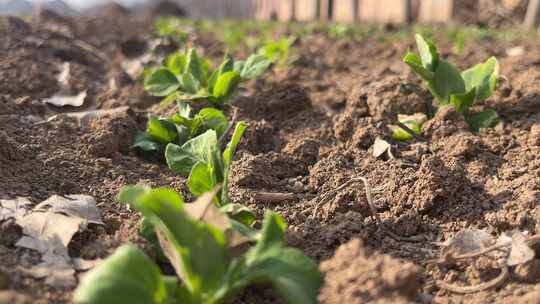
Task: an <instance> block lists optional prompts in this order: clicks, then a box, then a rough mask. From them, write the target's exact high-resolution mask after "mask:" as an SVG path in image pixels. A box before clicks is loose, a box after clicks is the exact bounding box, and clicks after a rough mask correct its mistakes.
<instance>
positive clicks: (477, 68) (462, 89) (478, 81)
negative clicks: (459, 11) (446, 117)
mask: <svg viewBox="0 0 540 304" xmlns="http://www.w3.org/2000/svg"><path fill="white" fill-rule="evenodd" d="M416 45H417V47H418V52H419V53H420V56H418V55H416V54H414V53H411V52H407V54H406V55H405V57H404V58H403V61H404V62H405V63H406V64H408V65H409V66H410V68H411V69H412V70H413V72H414V73H415V74H416V75H418V76H419V77H420V78H421V79H422V80H424V82H425V84H426V86H427V88H428V90H429V91H430V92H431V94H432V95H433V97H434V98H435V100H437V102H438V104H439V105H453V106H454V107H455V108H456V110H457V111H459V112H461V113H462V114H463V115H464V116H465V119H466V120H467V122H468V123H469V126H470V127H471V129H472V130H474V131H477V130H478V129H480V128H488V127H491V126H493V125H494V124H495V123H496V122H497V121H498V115H497V112H495V111H494V110H492V109H488V110H485V111H483V112H479V113H475V114H473V113H470V111H469V110H470V108H471V107H472V106H473V105H474V104H477V103H480V102H483V101H484V100H486V99H487V98H488V97H490V96H491V94H493V92H494V91H495V89H496V87H497V79H498V77H499V63H498V62H497V59H496V58H495V57H491V58H489V59H488V60H486V61H485V62H484V63H479V64H476V65H474V66H473V67H471V68H469V69H467V70H465V71H463V72H461V73H460V72H459V70H458V69H457V68H456V67H455V66H454V65H452V64H451V63H449V62H447V61H445V60H443V59H441V58H439V52H438V50H437V47H436V46H435V45H434V44H433V43H431V42H430V41H427V40H425V39H424V38H423V37H422V36H421V35H419V34H417V35H416Z"/></svg>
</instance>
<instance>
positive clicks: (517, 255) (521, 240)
mask: <svg viewBox="0 0 540 304" xmlns="http://www.w3.org/2000/svg"><path fill="white" fill-rule="evenodd" d="M499 242H501V243H508V244H509V245H510V254H509V255H508V258H507V260H506V264H507V265H508V266H516V265H520V264H525V263H527V262H529V261H531V260H532V259H534V250H532V249H531V247H529V245H527V242H526V237H525V235H523V233H521V232H520V231H514V232H513V233H512V235H510V236H508V235H507V234H503V235H501V236H500V237H499V239H498V243H499Z"/></svg>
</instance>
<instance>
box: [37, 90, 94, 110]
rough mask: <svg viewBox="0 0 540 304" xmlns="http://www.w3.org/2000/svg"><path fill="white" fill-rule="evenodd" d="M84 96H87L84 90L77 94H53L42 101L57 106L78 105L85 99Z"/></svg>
mask: <svg viewBox="0 0 540 304" xmlns="http://www.w3.org/2000/svg"><path fill="white" fill-rule="evenodd" d="M86 96H87V93H86V91H82V92H80V93H79V94H77V95H62V94H55V95H53V96H51V97H49V98H45V99H43V102H44V103H49V104H52V105H54V106H57V107H63V106H72V107H80V106H82V105H83V104H84V101H85V100H86Z"/></svg>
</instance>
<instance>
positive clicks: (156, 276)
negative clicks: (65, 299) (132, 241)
mask: <svg viewBox="0 0 540 304" xmlns="http://www.w3.org/2000/svg"><path fill="white" fill-rule="evenodd" d="M167 299H168V295H167V289H166V286H165V283H164V282H163V280H162V279H161V274H160V271H159V268H158V267H157V266H156V265H155V264H154V262H152V260H150V258H148V257H147V256H146V255H145V254H144V253H143V252H142V251H141V250H139V249H137V248H136V247H134V246H132V245H124V246H122V247H120V248H118V249H117V250H116V251H115V253H114V254H113V255H111V256H110V257H108V258H107V259H106V260H105V261H104V262H103V263H102V264H101V265H99V266H97V267H96V268H94V269H93V270H91V271H90V272H89V273H88V274H87V275H85V276H84V277H83V279H82V282H81V284H80V285H79V287H78V288H77V290H75V296H74V302H75V303H84V304H116V303H135V304H139V303H140V304H147V303H167Z"/></svg>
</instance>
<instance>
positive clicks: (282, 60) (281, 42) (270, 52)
mask: <svg viewBox="0 0 540 304" xmlns="http://www.w3.org/2000/svg"><path fill="white" fill-rule="evenodd" d="M295 40H296V38H295V37H282V38H280V39H278V40H268V41H266V42H265V43H264V44H263V45H262V47H261V48H260V49H259V54H260V55H263V56H264V57H266V58H267V59H268V60H269V61H271V62H272V63H274V64H276V65H278V66H281V67H286V66H288V65H290V64H292V63H293V62H294V61H295V59H294V58H292V57H291V53H290V52H291V48H292V44H293V43H294V41H295Z"/></svg>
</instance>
